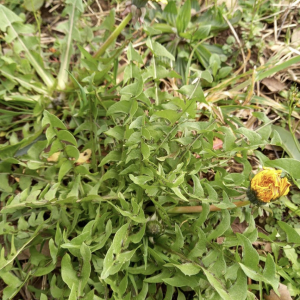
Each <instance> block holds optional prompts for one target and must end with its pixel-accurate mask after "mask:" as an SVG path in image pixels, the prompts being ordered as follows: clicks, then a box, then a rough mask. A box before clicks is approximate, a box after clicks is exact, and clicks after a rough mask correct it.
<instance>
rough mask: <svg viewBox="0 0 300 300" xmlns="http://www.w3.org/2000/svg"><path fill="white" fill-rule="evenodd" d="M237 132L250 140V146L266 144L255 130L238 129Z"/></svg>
mask: <svg viewBox="0 0 300 300" xmlns="http://www.w3.org/2000/svg"><path fill="white" fill-rule="evenodd" d="M236 132H237V133H241V134H242V135H244V136H245V137H246V138H247V139H248V140H249V143H250V145H261V144H264V141H263V140H262V138H261V136H260V135H259V134H258V133H256V132H254V131H253V130H250V129H248V128H244V127H242V128H239V129H237V130H236Z"/></svg>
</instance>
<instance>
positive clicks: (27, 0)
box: [23, 0, 44, 11]
mask: <svg viewBox="0 0 300 300" xmlns="http://www.w3.org/2000/svg"><path fill="white" fill-rule="evenodd" d="M43 4H44V0H24V3H23V6H24V8H25V9H27V10H28V11H37V10H39V9H40V8H41V7H42V6H43Z"/></svg>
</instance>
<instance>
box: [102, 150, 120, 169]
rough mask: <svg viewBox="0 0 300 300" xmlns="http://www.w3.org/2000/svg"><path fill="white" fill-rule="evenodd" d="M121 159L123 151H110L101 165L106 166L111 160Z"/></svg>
mask: <svg viewBox="0 0 300 300" xmlns="http://www.w3.org/2000/svg"><path fill="white" fill-rule="evenodd" d="M120 160H121V152H119V151H110V152H109V153H108V154H107V155H106V156H105V157H104V158H103V159H102V160H101V163H100V165H99V167H102V166H104V165H105V164H107V163H109V162H111V161H120Z"/></svg>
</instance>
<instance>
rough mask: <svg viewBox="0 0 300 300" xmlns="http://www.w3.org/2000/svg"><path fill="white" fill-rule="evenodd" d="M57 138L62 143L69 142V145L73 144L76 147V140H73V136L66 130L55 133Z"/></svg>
mask: <svg viewBox="0 0 300 300" xmlns="http://www.w3.org/2000/svg"><path fill="white" fill-rule="evenodd" d="M57 137H58V138H59V139H60V140H62V141H66V142H69V143H71V144H73V145H74V146H77V142H76V139H75V138H74V136H73V135H72V134H71V133H70V132H69V131H67V130H60V131H58V132H57Z"/></svg>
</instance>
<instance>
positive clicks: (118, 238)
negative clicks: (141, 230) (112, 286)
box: [101, 223, 129, 279]
mask: <svg viewBox="0 0 300 300" xmlns="http://www.w3.org/2000/svg"><path fill="white" fill-rule="evenodd" d="M128 226H129V223H127V224H124V225H123V226H122V227H120V228H119V230H118V231H117V232H116V234H115V237H114V239H113V242H112V244H111V246H110V247H109V249H108V251H107V253H106V255H105V258H104V261H103V270H102V273H101V278H102V279H105V278H107V277H108V276H109V275H110V274H111V269H112V267H113V265H114V263H115V258H114V254H119V253H120V252H121V248H122V244H123V240H124V237H125V235H126V233H127V230H128Z"/></svg>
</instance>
